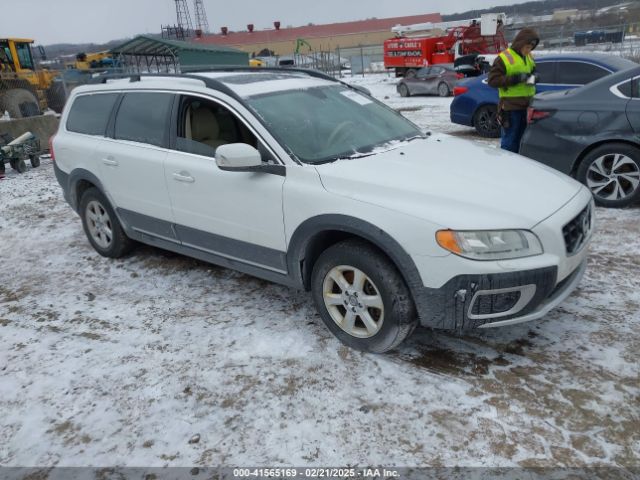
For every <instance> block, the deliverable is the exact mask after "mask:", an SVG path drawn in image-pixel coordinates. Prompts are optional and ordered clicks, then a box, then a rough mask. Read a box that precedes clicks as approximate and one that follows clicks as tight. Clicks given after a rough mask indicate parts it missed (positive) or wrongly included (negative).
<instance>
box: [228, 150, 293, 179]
mask: <svg viewBox="0 0 640 480" xmlns="http://www.w3.org/2000/svg"><path fill="white" fill-rule="evenodd" d="M216 165H218V168H219V169H220V170H224V171H227V172H256V173H270V174H272V175H280V176H281V177H284V176H286V175H287V169H286V167H285V166H284V165H279V164H267V163H262V156H261V155H260V152H259V151H258V150H256V149H255V148H253V147H252V146H251V145H247V144H246V143H229V144H227V145H220V146H219V147H218V148H217V149H216Z"/></svg>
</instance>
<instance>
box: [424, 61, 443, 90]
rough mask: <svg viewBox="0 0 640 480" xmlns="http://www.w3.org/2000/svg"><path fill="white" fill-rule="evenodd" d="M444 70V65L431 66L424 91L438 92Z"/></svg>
mask: <svg viewBox="0 0 640 480" xmlns="http://www.w3.org/2000/svg"><path fill="white" fill-rule="evenodd" d="M443 72H444V68H442V67H431V68H430V69H429V73H428V74H427V77H426V78H425V80H424V93H428V94H434V93H438V83H440V74H441V73H443Z"/></svg>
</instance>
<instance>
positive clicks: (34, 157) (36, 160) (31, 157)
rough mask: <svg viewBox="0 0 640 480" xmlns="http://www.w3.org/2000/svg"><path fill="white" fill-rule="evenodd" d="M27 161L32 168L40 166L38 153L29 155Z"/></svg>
mask: <svg viewBox="0 0 640 480" xmlns="http://www.w3.org/2000/svg"><path fill="white" fill-rule="evenodd" d="M29 161H30V162H31V166H32V167H33V168H38V167H39V166H40V155H29Z"/></svg>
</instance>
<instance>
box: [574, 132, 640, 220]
mask: <svg viewBox="0 0 640 480" xmlns="http://www.w3.org/2000/svg"><path fill="white" fill-rule="evenodd" d="M577 177H578V180H579V181H580V182H582V183H583V184H585V185H586V186H587V187H588V188H589V190H591V193H592V194H593V198H594V200H595V202H596V203H597V204H598V205H601V206H603V207H614V208H615V207H626V206H627V205H631V204H632V203H634V202H636V201H638V200H640V149H638V148H636V147H633V146H631V145H627V144H624V143H609V144H605V145H601V146H600V147H598V148H596V149H594V150H593V151H591V152H590V153H589V154H588V155H587V156H586V157H585V158H584V159H583V160H582V162H581V163H580V167H579V168H578V174H577Z"/></svg>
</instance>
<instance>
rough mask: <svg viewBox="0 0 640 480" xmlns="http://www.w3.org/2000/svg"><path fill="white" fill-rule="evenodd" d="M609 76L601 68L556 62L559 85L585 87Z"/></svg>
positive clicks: (576, 63)
mask: <svg viewBox="0 0 640 480" xmlns="http://www.w3.org/2000/svg"><path fill="white" fill-rule="evenodd" d="M607 75H609V71H607V70H605V69H604V68H602V67H599V66H597V65H593V64H591V63H585V62H558V82H557V83H559V84H560V85H586V84H587V83H591V82H593V81H595V80H598V79H599V78H602V77H606V76H607Z"/></svg>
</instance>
